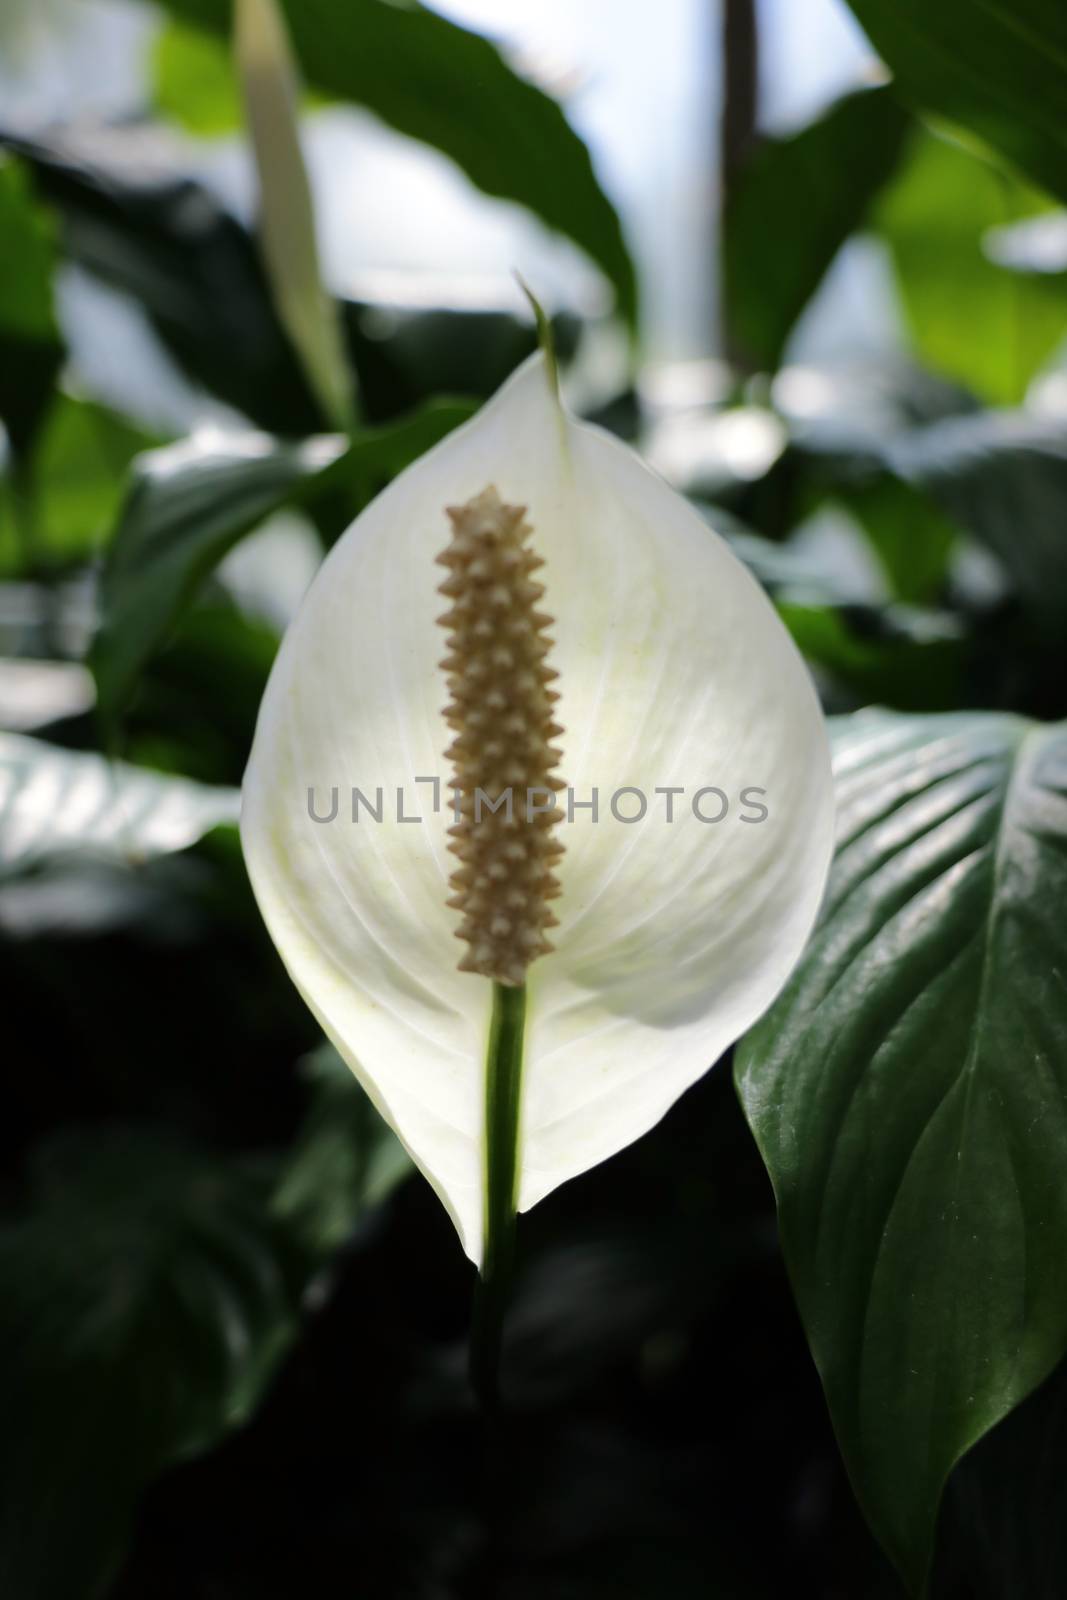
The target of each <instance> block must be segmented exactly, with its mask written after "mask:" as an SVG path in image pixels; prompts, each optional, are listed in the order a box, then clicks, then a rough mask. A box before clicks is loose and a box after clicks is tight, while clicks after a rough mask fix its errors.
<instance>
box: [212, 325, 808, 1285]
mask: <svg viewBox="0 0 1067 1600" xmlns="http://www.w3.org/2000/svg"><path fill="white" fill-rule="evenodd" d="M442 594H443V597H442ZM432 780H436V781H432ZM563 785H565V786H566V787H565V789H564V788H563ZM453 786H456V787H457V789H458V791H459V792H458V796H456V795H453V792H452V791H453ZM479 788H481V789H482V790H483V791H484V796H483V798H484V799H486V800H488V801H492V802H494V803H497V804H498V805H499V804H500V802H501V800H502V796H503V791H504V790H505V789H509V790H511V791H512V792H513V795H514V816H513V818H512V819H511V820H510V821H509V820H508V818H507V816H506V812H505V811H504V810H503V809H498V810H497V811H496V812H493V811H490V810H489V808H488V805H487V804H481V802H479V801H478V796H477V793H476V791H477V790H478V789H479ZM528 790H529V791H530V794H531V795H533V796H535V798H534V799H533V801H532V805H531V806H530V807H529V808H527V807H526V806H524V804H523V802H524V801H525V799H526V798H527V791H528ZM594 790H595V791H596V793H597V810H596V814H595V815H594V812H593V810H592V809H590V805H591V802H592V799H593V791H594ZM379 791H380V793H379ZM435 791H436V799H437V802H438V808H437V809H435V805H434V802H435ZM552 797H555V798H556V801H557V805H556V811H555V816H556V817H558V818H559V820H558V822H554V821H553V820H552V818H553V813H552V812H551V811H550V810H549V809H548V806H549V803H550V799H551V798H552ZM476 803H477V806H478V811H477V813H476V810H475V806H476ZM457 805H458V810H457V809H456V806H457ZM378 814H380V818H381V820H376V816H377V815H378ZM354 817H356V818H357V819H358V820H353V818H354ZM413 817H418V818H419V819H420V820H417V821H413V820H411V819H412V818H413ZM832 820H833V819H832V798H831V783H830V763H829V754H828V748H827V741H826V735H825V730H824V725H823V720H822V716H821V713H820V710H819V707H818V704H817V701H816V697H815V694H814V691H813V689H812V685H811V683H810V680H809V678H808V675H807V672H806V670H805V668H804V666H803V663H802V662H801V660H800V658H799V656H798V654H797V652H796V650H795V648H794V646H793V643H792V641H791V640H790V638H789V636H788V634H787V633H786V631H785V629H784V627H783V626H782V624H781V623H780V621H779V620H778V618H777V616H776V614H775V612H774V610H773V608H772V607H771V605H770V604H769V602H768V601H767V599H766V597H765V596H764V594H763V593H762V591H761V590H760V589H759V587H758V586H757V584H756V583H755V582H754V580H753V579H752V578H751V577H750V575H749V574H748V572H747V571H746V570H745V569H744V568H743V567H742V566H741V564H740V563H739V562H738V561H737V560H736V559H735V557H734V556H733V555H732V554H731V552H730V551H729V549H728V548H727V546H726V545H725V544H724V542H723V541H722V540H721V539H720V538H719V537H718V536H717V535H716V534H715V533H713V532H712V531H710V530H709V528H708V527H707V526H706V524H705V523H704V521H703V520H702V519H701V518H700V517H699V516H698V515H697V514H696V513H695V512H694V511H693V510H692V508H691V507H690V506H688V505H687V504H686V502H685V501H684V500H683V499H682V498H681V497H680V496H679V495H677V494H676V493H674V492H673V491H672V490H671V489H670V488H668V487H667V485H666V484H665V483H663V482H662V481H661V480H659V479H658V478H656V477H655V476H654V475H653V474H652V473H651V472H649V471H648V469H647V468H646V467H645V466H644V465H643V464H642V463H641V461H640V460H639V459H638V457H637V456H636V455H635V454H634V453H633V452H632V451H630V450H628V449H626V448H625V447H623V446H622V445H621V444H619V443H618V442H617V441H616V440H615V439H613V438H612V437H610V436H609V435H608V434H606V433H604V432H602V431H601V430H600V429H598V428H595V427H589V426H586V425H584V424H581V423H579V422H577V421H575V420H574V419H573V418H572V417H571V416H570V415H569V414H568V413H567V412H566V410H565V409H564V408H563V406H562V404H561V402H560V401H559V399H558V397H557V394H556V391H555V388H554V385H553V381H552V376H551V371H550V368H549V367H548V366H546V362H545V359H544V358H543V357H542V356H535V357H533V358H531V360H530V361H528V362H527V363H526V365H525V366H523V367H522V368H521V369H520V370H519V371H518V372H517V373H516V374H515V375H514V376H513V377H512V378H511V380H510V381H509V382H508V383H507V384H506V385H505V386H504V388H503V389H502V390H501V391H500V393H499V394H498V395H497V396H496V397H495V398H494V399H493V400H492V401H491V402H490V403H489V404H488V405H487V406H486V407H485V408H484V409H483V410H482V411H481V413H480V414H479V415H478V416H477V417H476V418H475V419H474V420H473V421H472V422H470V423H469V424H468V425H467V426H466V427H464V428H462V429H460V430H459V431H457V432H456V433H453V434H452V435H451V436H450V437H449V438H447V439H446V440H445V441H444V442H443V443H442V444H440V445H438V446H437V448H436V449H434V450H432V451H431V452H430V453H429V454H428V455H426V456H424V457H423V458H422V459H421V460H420V461H418V462H416V463H415V465H414V466H412V467H410V468H409V469H408V470H407V471H406V472H404V473H403V474H402V475H401V476H400V477H399V478H397V479H396V481H395V482H394V483H393V484H391V485H390V487H389V488H388V489H386V491H385V492H384V493H383V494H382V495H381V496H379V498H378V499H377V500H376V501H374V503H373V504H372V505H371V506H369V507H368V508H367V510H366V511H364V512H363V513H362V515H361V516H360V517H358V518H357V520H356V521H355V522H354V523H353V525H352V526H351V527H350V528H349V529H348V531H347V533H346V534H345V535H344V536H343V538H342V539H341V540H340V541H339V543H338V544H337V545H336V546H335V548H334V549H333V550H332V551H331V552H330V554H329V556H328V557H327V559H326V561H325V562H324V564H323V566H322V569H321V571H320V573H319V575H318V577H317V578H316V581H315V582H314V583H313V584H312V586H311V589H310V591H309V593H308V595H307V597H306V599H305V601H304V603H303V606H302V608H301V610H300V612H299V614H298V616H297V618H296V620H295V621H294V623H293V625H292V626H291V628H290V630H289V632H288V635H287V636H286V639H285V641H284V644H283V646H282V649H281V651H280V654H279V657H278V660H277V663H276V665H275V668H274V671H273V673H272V676H271V679H270V683H269V685H268V688H267V692H266V695H265V697H264V701H263V706H262V709H261V712H260V717H259V724H258V727H257V730H256V736H255V743H254V748H253V751H252V756H251V760H250V763H249V767H248V772H247V775H246V778H245V784H244V808H243V817H242V836H243V841H244V849H245V854H246V858H247V862H248V868H249V872H250V875H251V879H252V884H253V887H254V890H255V893H256V896H257V898H258V901H259V905H260V907H261V909H262V913H263V916H264V917H265V919H266V922H267V926H268V928H269V929H270V932H271V934H272V936H273V939H274V941H275V943H276V945H277V947H278V949H279V951H280V952H281V955H282V958H283V960H284V962H285V964H286V966H287V968H288V970H289V972H290V974H291V976H292V978H293V981H294V982H295V984H296V985H297V987H298V989H299V990H300V992H301V994H302V995H303V997H304V999H305V1000H306V1002H307V1004H308V1005H309V1006H310V1008H311V1010H312V1011H313V1012H314V1014H315V1016H316V1017H317V1018H318V1020H319V1022H320V1023H321V1025H322V1027H323V1029H324V1031H325V1032H326V1034H327V1035H328V1036H329V1038H330V1039H331V1040H332V1041H333V1043H334V1045H335V1046H336V1047H337V1049H338V1050H339V1051H340V1053H341V1055H342V1056H343V1057H344V1059H345V1060H346V1061H347V1062H348V1064H349V1066H350V1067H351V1068H352V1070H353V1072H354V1073H355V1074H356V1076H357V1077H358V1078H359V1080H360V1082H361V1083H362V1084H363V1086H364V1088H365V1089H366V1091H367V1093H368V1094H369V1095H370V1097H371V1099H372V1100H373V1101H374V1103H375V1105H376V1106H377V1107H378V1109H379V1111H380V1112H381V1113H382V1115H383V1116H384V1117H385V1118H386V1119H387V1121H388V1122H389V1123H390V1124H391V1125H392V1127H393V1128H394V1129H395V1130H396V1132H397V1134H398V1135H399V1137H400V1139H401V1140H402V1142H403V1143H404V1145H405V1146H406V1148H407V1150H408V1151H409V1152H410V1154H411V1156H412V1157H413V1159H414V1160H415V1162H416V1163H417V1164H418V1166H419V1167H420V1168H421V1169H422V1171H423V1173H424V1174H425V1175H426V1177H427V1178H428V1179H429V1181H430V1183H431V1184H432V1185H433V1187H434V1189H435V1190H436V1191H437V1193H438V1195H439V1196H440V1198H441V1200H442V1201H443V1202H444V1204H445V1206H446V1207H447V1208H448V1211H449V1213H450V1215H451V1216H452V1219H453V1221H454V1222H455V1225H456V1227H457V1229H458V1231H459V1235H460V1238H461V1240H462V1242H463V1245H464V1248H465V1249H466V1251H467V1253H468V1255H469V1256H470V1257H471V1258H472V1260H473V1261H475V1262H476V1263H478V1262H481V1261H482V1258H483V1248H484V1243H485V1239H486V1234H487V1233H488V1234H489V1242H490V1247H491V1248H492V1243H493V1239H492V1216H493V1214H494V1208H497V1209H499V1208H500V1207H501V1206H503V1208H504V1210H505V1211H506V1210H507V1209H508V1207H509V1206H511V1204H512V1202H513V1201H514V1202H515V1203H517V1206H518V1208H519V1209H520V1210H526V1209H528V1208H529V1207H530V1206H533V1205H534V1204H536V1202H537V1201H539V1200H541V1199H543V1198H544V1196H545V1195H547V1194H549V1193H550V1192H551V1191H552V1190H553V1189H555V1188H556V1187H557V1185H559V1184H561V1183H563V1182H565V1181H566V1180H567V1179H568V1178H572V1177H574V1176H576V1175H577V1174H578V1173H581V1172H584V1171H585V1170H586V1169H587V1168H589V1167H591V1166H593V1165H594V1164H595V1163H597V1162H600V1161H603V1160H604V1159H605V1158H606V1157H608V1156H610V1155H612V1154H613V1153H614V1152H615V1151H617V1150H619V1149H621V1148H622V1147H623V1146H625V1145H627V1144H629V1143H630V1142H631V1141H632V1140H634V1139H636V1138H637V1137H638V1136H639V1135H640V1134H642V1133H644V1132H645V1131H646V1130H647V1129H648V1128H650V1127H652V1125H653V1124H654V1123H656V1122H657V1121H658V1120H659V1119H660V1118H661V1117H662V1116H663V1114H664V1113H665V1112H666V1111H667V1109H668V1107H669V1106H670V1105H671V1104H672V1103H673V1102H674V1101H675V1100H676V1099H677V1098H678V1096H679V1095H680V1094H681V1093H682V1092H683V1091H684V1090H685V1089H686V1088H687V1087H688V1086H689V1085H690V1084H692V1083H693V1082H694V1081H695V1080H696V1079H697V1078H699V1077H700V1076H701V1075H702V1074H703V1073H704V1072H705V1071H706V1070H707V1068H708V1067H709V1066H710V1065H711V1064H712V1063H714V1062H715V1061H716V1059H717V1058H718V1057H719V1056H720V1055H721V1054H722V1052H723V1051H724V1050H725V1049H726V1048H727V1046H728V1045H730V1044H731V1043H732V1042H733V1041H734V1040H735V1039H737V1038H738V1037H739V1036H740V1035H741V1034H743V1033H744V1032H745V1030H746V1029H747V1028H749V1027H750V1025H751V1024H752V1023H753V1022H755V1020H756V1019H757V1018H758V1017H759V1015H760V1014H761V1013H762V1012H763V1011H764V1009H765V1008H766V1007H767V1006H768V1005H769V1004H770V1002H771V1001H772V1000H773V998H774V997H775V995H776V994H777V993H778V991H779V989H780V988H781V987H782V985H783V984H784V982H785V980H786V978H787V977H788V975H789V973H790V970H791V969H792V967H793V965H794V964H795V962H796V960H797V958H798V956H799V954H800V952H801V949H802V947H803V945H804V943H805V941H806V939H807V937H808V934H809V931H810V929H811V926H812V923H813V921H814V918H815V914H816V911H817V908H818V903H819V900H820V897H821V894H822V890H823V885H824V881H825V877H826V872H827V868H828V863H829V859H830V851H831V837H832ZM457 933H458V934H459V936H460V941H461V942H457V937H456V936H457ZM487 1064H488V1070H487ZM520 1065H521V1073H520ZM487 1128H488V1129H489V1131H490V1132H489V1137H487ZM494 1140H496V1141H497V1143H498V1144H499V1145H500V1146H501V1148H500V1149H498V1150H496V1153H495V1154H494Z"/></svg>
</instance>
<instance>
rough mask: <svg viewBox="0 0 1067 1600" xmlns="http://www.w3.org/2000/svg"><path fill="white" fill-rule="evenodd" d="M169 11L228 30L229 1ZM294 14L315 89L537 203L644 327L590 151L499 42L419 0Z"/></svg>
mask: <svg viewBox="0 0 1067 1600" xmlns="http://www.w3.org/2000/svg"><path fill="white" fill-rule="evenodd" d="M167 9H168V10H169V11H170V12H171V14H172V15H174V16H176V17H178V18H180V19H181V20H182V21H184V22H188V23H192V24H195V25H198V26H201V27H203V28H206V29H208V30H211V31H214V32H215V33H219V34H223V35H224V36H225V35H227V34H228V31H229V25H230V7H229V4H228V0H167ZM285 10H286V15H287V18H288V22H289V27H290V31H291V34H292V38H293V44H294V46H295V49H296V53H297V56H298V58H299V61H300V65H301V68H302V70H303V73H304V76H305V78H306V79H307V82H308V83H309V84H311V85H312V86H313V87H314V88H317V89H320V90H322V91H324V92H325V93H327V94H330V95H337V96H338V97H340V98H342V99H346V100H354V101H357V102H358V103H359V104H361V105H365V106H367V107H368V108H369V109H370V110H371V111H374V112H376V113H377V115H378V116H380V117H381V118H382V119H383V121H385V122H387V123H389V124H390V126H391V127H394V128H397V129H398V130H399V131H400V132H401V133H406V134H409V135H411V136H412V137H413V138H416V139H422V140H424V141H425V142H426V143H427V144H431V145H434V146H436V147H437V149H439V150H442V151H444V153H445V154H446V155H448V156H451V158H452V159H453V160H454V161H455V162H456V163H457V164H458V165H459V166H460V167H462V169H463V170H464V172H466V173H467V175H468V177H469V178H471V180H472V181H473V182H474V183H475V184H477V185H478V187H479V188H480V189H484V190H485V192H486V193H487V194H491V195H498V196H500V197H501V198H503V199H506V200H517V201H518V202H519V203H520V204H521V205H524V206H527V207H529V209H530V210H531V211H533V212H535V213H536V214H537V215H538V216H539V217H540V218H541V219H542V220H543V221H544V222H546V223H547V224H548V225H549V227H551V228H555V229H557V230H558V231H559V232H560V233H563V234H566V235H567V237H568V238H570V239H572V240H573V241H574V242H575V243H576V244H578V245H580V246H581V247H582V249H583V250H585V251H586V253H587V254H588V255H589V256H590V257H591V258H592V259H593V260H594V261H595V262H596V263H597V265H598V266H599V267H600V268H601V269H602V270H603V272H604V273H605V275H606V277H607V278H608V281H609V282H610V283H611V284H612V285H613V286H614V289H615V293H616V296H617V299H618V306H619V311H620V313H621V314H622V316H623V317H625V318H626V320H627V321H628V322H630V323H633V322H634V321H635V320H636V314H637V280H636V276H635V274H634V268H633V263H632V261H631V260H630V256H629V253H628V251H627V249H626V244H625V241H624V239H623V235H622V229H621V227H620V224H619V219H618V216H617V214H616V212H615V209H614V207H613V206H612V204H611V202H610V201H609V200H608V198H607V197H606V195H605V194H604V191H603V190H602V189H601V187H600V185H599V183H598V182H597V178H596V175H595V173H594V171H593V166H592V162H591V161H590V159H589V153H588V151H587V150H586V148H585V145H584V144H583V143H582V141H581V140H580V139H579V137H578V135H577V134H576V133H575V132H574V131H573V129H572V128H571V127H570V125H569V124H568V122H567V119H566V117H565V116H564V114H563V111H562V109H561V108H560V106H559V105H558V104H557V103H556V101H554V100H553V99H552V98H551V97H550V96H549V95H547V94H545V93H543V91H542V90H540V89H538V88H536V87H535V86H534V85H533V84H531V83H529V82H527V81H526V80H525V79H524V78H521V77H519V76H518V74H516V73H515V72H513V71H512V70H511V68H510V67H508V66H507V65H506V63H505V62H504V60H503V58H502V56H501V55H500V52H499V51H498V50H497V49H496V47H495V46H494V45H492V44H490V43H489V42H488V41H487V40H485V39H482V38H480V37H479V36H478V35H477V34H475V33H470V32H468V31H467V29H465V28H460V27H457V26H456V24H455V23H452V22H449V21H447V20H446V19H445V18H444V17H441V16H438V15H437V14H436V13H435V12H433V11H431V10H429V9H428V8H426V7H424V6H421V5H417V4H413V3H410V0H405V3H403V4H394V3H390V0H287V4H286V6H285Z"/></svg>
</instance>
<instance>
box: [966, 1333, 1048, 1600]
mask: <svg viewBox="0 0 1067 1600" xmlns="http://www.w3.org/2000/svg"><path fill="white" fill-rule="evenodd" d="M1065 1460H1067V1366H1064V1364H1063V1363H1061V1364H1060V1366H1059V1367H1058V1368H1057V1370H1056V1371H1055V1372H1054V1373H1053V1375H1052V1377H1051V1378H1049V1379H1048V1380H1047V1381H1046V1382H1045V1383H1043V1384H1042V1385H1041V1387H1040V1389H1038V1390H1037V1391H1036V1392H1035V1393H1034V1394H1032V1395H1031V1396H1030V1398H1029V1399H1028V1400H1025V1401H1024V1402H1023V1403H1022V1405H1020V1406H1017V1407H1016V1409H1015V1410H1014V1411H1013V1412H1012V1413H1011V1415H1010V1416H1008V1417H1006V1418H1005V1419H1004V1421H1003V1422H1002V1423H1000V1424H999V1425H998V1426H997V1427H996V1428H994V1429H993V1431H992V1433H990V1434H989V1435H987V1437H986V1438H985V1439H983V1440H982V1441H981V1443H980V1444H978V1445H977V1446H976V1447H975V1449H974V1450H973V1451H972V1452H971V1453H970V1455H968V1456H967V1457H966V1458H965V1459H964V1460H963V1461H962V1462H961V1463H960V1465H959V1467H957V1469H956V1471H955V1473H953V1476H952V1478H951V1480H950V1482H949V1491H948V1494H947V1496H946V1502H945V1523H946V1524H947V1529H946V1531H947V1533H948V1535H949V1538H948V1541H947V1543H948V1546H949V1548H948V1551H947V1552H946V1553H947V1554H948V1555H949V1556H950V1557H951V1556H952V1555H955V1556H956V1564H957V1566H963V1568H964V1570H965V1571H966V1572H967V1574H968V1576H969V1578H970V1579H971V1582H972V1583H973V1585H974V1593H975V1595H976V1597H977V1600H999V1597H1000V1596H1019V1600H1022V1597H1023V1596H1025V1597H1026V1600H1061V1597H1062V1594H1063V1575H1064V1573H1065V1572H1067V1476H1065V1475H1064V1473H1063V1471H1062V1464H1063V1462H1064V1461H1065ZM960 1552H962V1560H961V1559H960Z"/></svg>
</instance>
